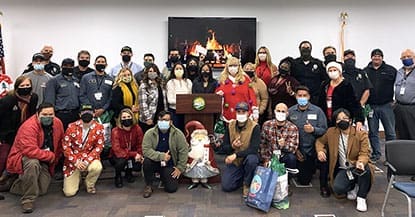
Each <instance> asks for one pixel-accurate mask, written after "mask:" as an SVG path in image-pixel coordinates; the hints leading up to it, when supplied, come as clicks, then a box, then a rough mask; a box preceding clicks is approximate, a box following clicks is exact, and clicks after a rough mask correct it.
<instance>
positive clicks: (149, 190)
mask: <svg viewBox="0 0 415 217" xmlns="http://www.w3.org/2000/svg"><path fill="white" fill-rule="evenodd" d="M152 193H153V189H152V188H151V186H150V185H146V187H144V192H143V197H144V198H149V197H151V194H152Z"/></svg>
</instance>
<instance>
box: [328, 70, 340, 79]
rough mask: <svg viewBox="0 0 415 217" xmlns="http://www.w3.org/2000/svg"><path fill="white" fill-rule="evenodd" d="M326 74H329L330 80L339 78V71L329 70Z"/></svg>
mask: <svg viewBox="0 0 415 217" xmlns="http://www.w3.org/2000/svg"><path fill="white" fill-rule="evenodd" d="M328 75H329V78H330V79H331V80H336V79H337V78H339V76H340V73H339V71H337V70H336V71H329V72H328Z"/></svg>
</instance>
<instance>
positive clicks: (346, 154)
mask: <svg viewBox="0 0 415 217" xmlns="http://www.w3.org/2000/svg"><path fill="white" fill-rule="evenodd" d="M332 119H333V120H334V122H335V126H333V127H330V128H329V129H328V130H327V132H326V133H325V134H324V135H323V136H322V137H320V138H318V139H317V141H316V145H315V146H316V151H317V156H318V159H319V160H320V161H322V162H328V163H329V177H330V179H329V180H330V186H331V189H332V190H333V192H334V193H335V195H336V197H340V196H342V195H347V199H349V200H356V209H357V210H358V211H360V212H366V211H367V204H366V198H367V195H368V193H369V191H370V188H371V185H372V183H373V180H374V173H373V171H374V170H373V165H372V164H371V163H370V147H369V139H368V135H367V132H365V131H359V130H357V129H356V128H355V127H354V126H352V117H351V115H350V112H349V111H348V110H346V109H343V108H340V109H338V110H336V111H334V112H333V118H332Z"/></svg>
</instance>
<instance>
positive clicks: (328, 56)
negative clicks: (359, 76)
mask: <svg viewBox="0 0 415 217" xmlns="http://www.w3.org/2000/svg"><path fill="white" fill-rule="evenodd" d="M323 56H324V65H325V66H327V64H329V63H330V62H332V61H335V62H336V61H337V56H336V48H335V47H333V46H330V45H329V46H327V47H325V48H323Z"/></svg>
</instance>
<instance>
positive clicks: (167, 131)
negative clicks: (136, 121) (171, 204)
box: [143, 111, 189, 198]
mask: <svg viewBox="0 0 415 217" xmlns="http://www.w3.org/2000/svg"><path fill="white" fill-rule="evenodd" d="M157 116H158V121H157V124H156V126H155V127H153V128H151V129H149V130H148V131H147V132H146V133H145V134H144V139H143V155H144V161H143V173H144V181H145V187H144V191H143V197H144V198H149V197H151V194H152V193H153V187H152V184H153V180H154V174H155V173H156V172H158V173H159V174H160V181H161V182H162V184H163V185H164V191H165V192H168V193H174V192H176V191H177V189H178V187H179V178H180V175H181V174H182V173H183V172H184V171H185V170H186V163H187V159H188V153H189V148H188V146H187V142H186V138H185V136H184V134H183V133H182V131H180V130H179V129H177V128H176V127H175V126H174V125H173V122H172V114H171V113H170V112H168V111H161V112H160V113H159V114H158V115H157Z"/></svg>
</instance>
